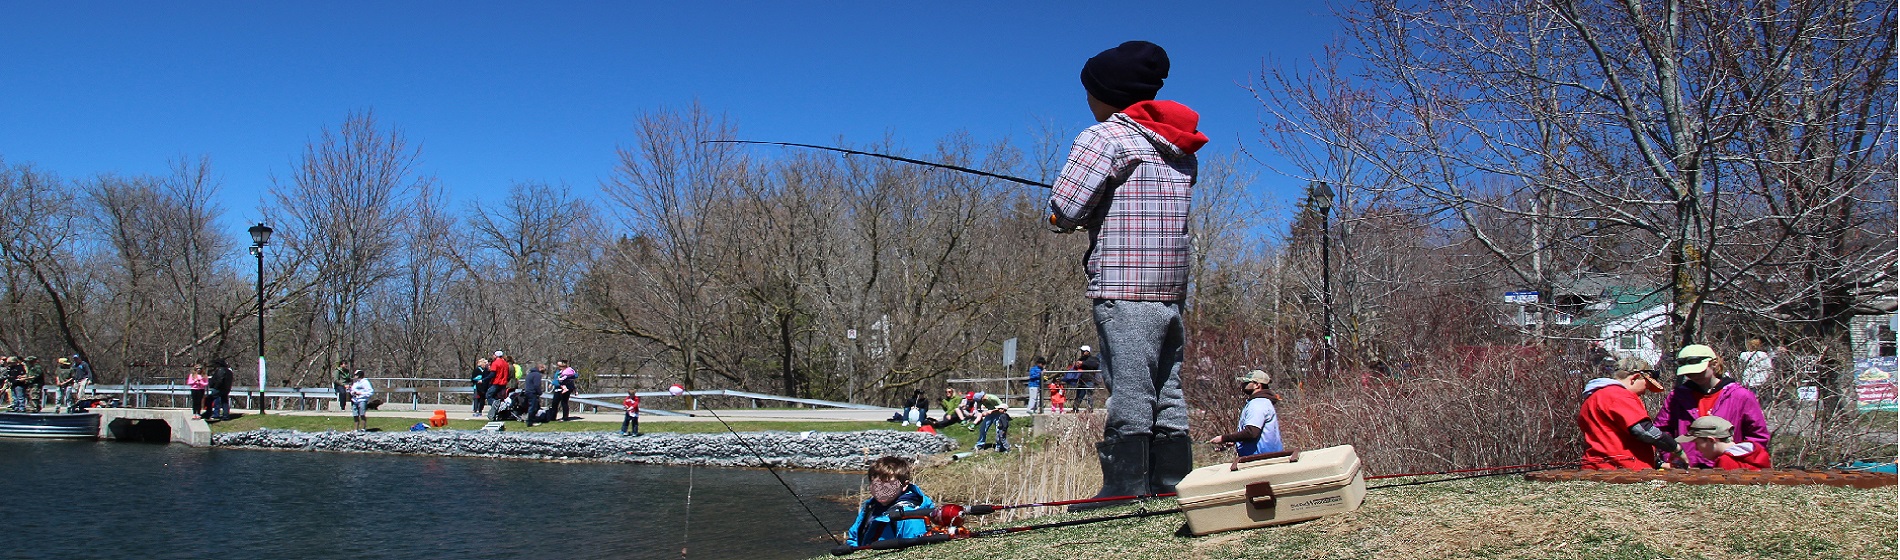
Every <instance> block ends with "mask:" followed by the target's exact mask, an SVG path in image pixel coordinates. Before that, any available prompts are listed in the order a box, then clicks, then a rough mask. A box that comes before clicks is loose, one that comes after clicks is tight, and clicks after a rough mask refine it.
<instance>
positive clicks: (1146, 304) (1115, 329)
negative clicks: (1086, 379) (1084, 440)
mask: <svg viewBox="0 0 1900 560" xmlns="http://www.w3.org/2000/svg"><path fill="white" fill-rule="evenodd" d="M1094 312H1095V331H1096V333H1097V334H1099V335H1100V336H1101V337H1102V382H1103V383H1105V384H1106V385H1107V387H1108V391H1109V396H1108V405H1107V408H1108V420H1107V422H1108V423H1107V426H1106V427H1105V428H1104V429H1103V431H1102V437H1103V438H1104V439H1120V438H1124V437H1135V436H1169V435H1173V434H1186V433H1187V428H1188V414H1187V402H1186V399H1185V398H1184V397H1183V396H1182V393H1181V350H1182V349H1183V348H1185V347H1186V346H1187V327H1186V325H1185V324H1183V323H1182V321H1181V304H1180V303H1176V302H1159V301H1126V300H1112V299H1099V300H1095V308H1094Z"/></svg>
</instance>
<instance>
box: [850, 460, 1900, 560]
mask: <svg viewBox="0 0 1900 560" xmlns="http://www.w3.org/2000/svg"><path fill="white" fill-rule="evenodd" d="M1895 501H1896V494H1895V491H1894V489H1893V488H1883V489H1878V490H1854V489H1842V488H1831V487H1825V486H1687V485H1680V484H1662V483H1649V484H1634V485H1618V484H1602V483H1594V482H1567V483H1556V484H1552V483H1539V482H1526V481H1523V480H1521V479H1518V478H1516V477H1499V478H1489V479H1478V480H1468V481H1456V482H1447V483H1443V484H1433V485H1426V486H1415V487H1406V488H1391V489H1381V490H1374V491H1373V492H1372V493H1371V495H1369V496H1368V497H1367V499H1366V503H1365V505H1364V506H1362V507H1361V508H1360V510H1359V511H1356V512H1353V513H1349V514H1343V515H1337V516H1333V517H1327V518H1323V519H1318V520H1315V521H1311V522H1307V523H1299V524H1294V525H1287V526H1280V527H1270V528H1262V529H1253V530H1247V531H1236V532H1230V533H1223V534H1217V535H1210V536H1207V537H1185V536H1180V535H1179V534H1177V533H1176V531H1177V529H1179V528H1180V527H1181V525H1182V520H1181V517H1179V516H1177V515H1165V516H1157V517H1149V518H1143V519H1133V520H1123V521H1112V522H1107V523H1101V524H1094V525H1083V526H1077V527H1066V528H1060V529H1048V530H1039V531H1032V532H1027V533H1020V534H1016V535H1010V536H1003V537H992V538H984V539H971V540H963V541H953V542H950V543H946V544H941V545H933V546H929V547H923V548H918V549H912V550H908V551H902V552H898V553H893V554H880V555H876V556H879V557H888V558H892V559H902V558H949V557H966V556H970V555H975V556H977V557H998V558H1026V559H1035V558H1051V559H1073V558H1155V559H1166V560H1189V559H1202V558H1206V559H1213V558H1289V559H1294V558H1311V559H1334V558H1403V559H1419V558H1592V559H1632V560H1633V559H1644V560H1647V559H1652V558H1708V559H1757V558H1759V559H1769V558H1870V559H1891V558H1894V557H1895V555H1896V548H1895V546H1896V539H1897V538H1900V536H1897V535H1896V533H1895V524H1894V519H1895V516H1896V510H1895ZM1172 506H1173V503H1172V502H1171V501H1164V502H1157V503H1155V504H1151V505H1150V507H1154V508H1164V507H1172ZM1131 509H1132V508H1120V509H1116V510H1108V511H1105V512H1103V513H1115V512H1118V511H1129V510H1131ZM1073 517H1077V516H1070V515H1066V514H1065V515H1059V516H1052V517H1049V518H1047V519H1040V520H1037V521H1054V520H1060V519H1068V518H1073ZM1010 524H1014V523H1010ZM984 526H987V527H995V526H1000V525H999V524H998V523H996V522H992V521H989V520H985V521H984ZM1692 527H1708V528H1711V529H1708V530H1705V531H1704V530H1696V531H1692V530H1690V529H1691V528H1692ZM859 556H860V557H869V556H873V554H869V553H859Z"/></svg>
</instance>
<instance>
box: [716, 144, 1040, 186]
mask: <svg viewBox="0 0 1900 560" xmlns="http://www.w3.org/2000/svg"><path fill="white" fill-rule="evenodd" d="M699 143H701V144H751V145H758V146H790V147H795V148H810V149H813V150H829V151H833V152H842V153H845V154H850V155H854V156H870V157H875V158H884V159H888V160H891V161H901V162H904V163H910V164H916V165H923V166H928V167H936V168H940V169H949V170H951V171H962V172H964V173H969V174H972V175H980V176H983V177H989V178H991V179H1002V180H1004V181H1009V182H1011V183H1019V184H1024V185H1029V186H1032V187H1042V188H1045V189H1047V188H1053V187H1050V186H1049V184H1048V183H1043V182H1039V181H1031V180H1028V179H1024V178H1022V177H1012V176H1009V175H1003V174H1001V173H991V172H988V171H983V170H981V169H971V168H968V167H964V166H961V165H951V164H948V163H938V162H934V161H925V160H921V159H912V158H907V157H904V156H894V155H890V154H880V153H876V152H864V151H859V150H852V149H848V148H837V147H832V146H820V145H817V144H799V143H796V142H770V141H765V140H701V141H700V142H699Z"/></svg>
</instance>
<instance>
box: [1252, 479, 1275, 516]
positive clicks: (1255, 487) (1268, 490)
mask: <svg viewBox="0 0 1900 560" xmlns="http://www.w3.org/2000/svg"><path fill="white" fill-rule="evenodd" d="M1278 499H1279V498H1277V497H1275V496H1274V495H1273V483H1271V482H1255V483H1253V484H1248V485H1247V505H1248V506H1251V507H1253V508H1254V509H1273V504H1274V502H1275V501H1277V500H1278Z"/></svg>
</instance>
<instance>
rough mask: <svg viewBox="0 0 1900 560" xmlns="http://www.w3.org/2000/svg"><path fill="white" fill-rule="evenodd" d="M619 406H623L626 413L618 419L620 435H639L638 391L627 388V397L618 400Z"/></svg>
mask: <svg viewBox="0 0 1900 560" xmlns="http://www.w3.org/2000/svg"><path fill="white" fill-rule="evenodd" d="M620 406H622V407H625V408H626V409H627V415H626V416H625V417H622V418H621V419H620V435H623V436H639V435H640V395H639V394H638V393H635V392H633V390H632V389H628V390H627V398H626V400H622V401H620Z"/></svg>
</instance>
